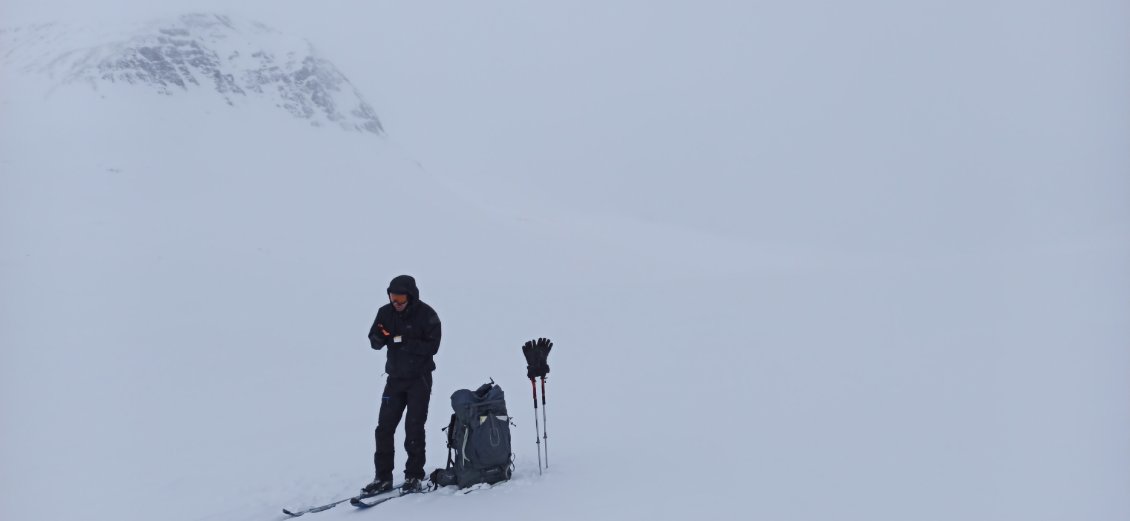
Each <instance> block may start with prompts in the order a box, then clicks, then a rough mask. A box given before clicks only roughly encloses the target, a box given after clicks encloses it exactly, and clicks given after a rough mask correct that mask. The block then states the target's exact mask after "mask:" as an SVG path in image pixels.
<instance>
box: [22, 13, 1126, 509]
mask: <svg viewBox="0 0 1130 521" xmlns="http://www.w3.org/2000/svg"><path fill="white" fill-rule="evenodd" d="M480 4H481V3H475V4H474V5H470V4H468V5H462V4H458V3H452V4H451V5H445V6H444V8H443V9H439V8H436V7H435V6H430V7H429V6H419V7H396V8H392V7H384V8H376V7H365V6H363V5H362V4H359V3H354V4H345V6H344V7H343V6H337V7H319V9H323V10H322V11H319V15H320V16H319V17H314V16H309V14H310V12H309V11H303V8H301V7H298V4H287V3H280V4H279V5H280V6H283V7H279V8H278V9H277V10H276V9H267V8H266V7H264V6H259V7H264V8H263V9H261V10H260V13H258V14H261V15H262V16H263V17H264V18H265V19H267V21H269V22H270V23H271V25H272V26H275V27H283V28H284V29H286V30H287V32H288V33H295V32H299V31H300V30H308V31H310V33H311V37H310V38H311V40H312V41H314V43H316V44H318V46H319V48H321V49H323V50H324V52H325V54H326V55H327V57H328V58H329V59H331V60H333V61H334V62H335V63H336V64H338V66H339V67H341V69H342V71H343V72H344V73H345V74H347V75H349V76H350V78H351V80H352V81H353V83H354V84H355V85H357V86H358V88H359V89H360V90H362V91H365V92H366V94H367V97H369V98H370V99H372V100H373V101H374V104H375V105H376V106H377V107H388V111H389V112H388V113H387V114H386V113H385V112H384V111H382V110H380V109H378V116H380V117H381V120H382V121H383V122H384V123H385V130H386V131H387V133H388V136H387V137H382V136H376V135H372V134H362V133H349V132H341V131H339V130H338V129H335V128H325V127H323V128H313V127H310V126H309V125H307V124H305V123H303V122H301V121H299V120H296V119H295V118H293V117H291V116H290V115H289V114H287V113H286V112H284V111H278V110H276V109H275V108H274V107H269V106H259V105H256V104H247V105H243V106H240V107H238V109H230V108H228V107H219V108H218V106H217V105H216V103H215V99H214V98H213V97H212V96H211V93H210V92H205V91H188V92H186V93H184V95H183V96H180V95H178V96H166V95H162V94H160V93H159V92H156V91H154V90H151V89H146V88H144V87H142V86H137V85H127V84H100V85H98V90H97V91H94V90H92V89H90V88H89V87H88V86H86V85H83V84H65V85H59V84H57V83H55V82H52V81H51V80H50V79H48V78H45V77H42V76H40V75H36V74H27V73H24V72H21V71H20V70H13V68H11V67H6V68H5V69H3V70H0V82H2V83H0V244H2V248H0V295H2V296H0V414H2V416H0V422H2V423H0V428H2V431H0V432H2V436H0V518H2V519H5V520H25V519H44V520H67V519H106V520H114V521H118V520H123V521H124V520H134V519H137V520H141V519H145V520H151V519H162V520H186V521H187V520H252V519H256V520H262V519H281V518H283V517H284V516H283V514H282V513H281V509H282V508H284V507H287V508H302V507H306V506H311V505H315V504H319V503H322V502H326V501H329V500H332V499H338V498H340V497H343V496H346V495H349V494H352V493H354V492H355V491H356V490H357V489H358V488H359V487H360V486H361V485H363V484H364V483H365V482H367V481H368V480H369V479H370V478H371V477H372V476H371V473H372V457H371V456H372V450H373V446H372V444H373V439H372V437H373V435H372V429H373V428H374V427H375V421H376V415H377V406H378V403H379V395H380V390H381V387H382V385H383V381H384V378H383V376H382V375H381V372H382V369H383V363H384V354H383V353H377V352H373V351H371V350H370V349H369V348H368V343H367V340H366V338H365V334H366V333H367V331H368V327H369V324H370V321H371V320H372V316H373V314H374V313H375V311H376V309H377V307H378V306H380V305H381V304H382V303H383V300H384V295H383V290H384V288H385V287H386V285H387V283H388V280H389V279H390V278H391V277H393V276H395V275H398V274H401V273H410V274H413V275H415V276H416V277H417V279H418V281H419V285H420V289H421V294H422V298H423V299H424V300H425V301H427V302H428V303H430V304H432V305H433V306H434V307H435V308H436V309H437V311H438V312H439V314H440V316H441V317H442V318H443V321H444V340H443V344H442V346H441V349H440V353H439V355H438V357H437V360H436V361H437V365H438V366H439V368H438V370H437V371H436V373H435V386H434V389H435V390H434V393H433V395H434V396H433V398H434V399H433V401H432V413H431V415H430V417H429V422H428V436H429V438H428V440H429V442H430V444H429V447H428V465H427V467H428V469H429V470H430V469H431V468H434V467H436V466H440V465H441V464H442V463H443V461H444V460H445V455H446V454H445V453H446V451H445V449H444V447H443V443H442V441H441V440H442V439H443V437H442V433H441V432H440V428H442V427H443V426H445V424H446V418H447V415H448V405H447V397H448V396H449V395H450V393H451V392H452V391H454V390H456V389H458V388H463V387H474V386H477V385H478V384H480V383H482V382H484V381H486V380H487V379H488V378H494V380H495V381H497V382H498V383H499V384H501V385H502V386H503V388H504V389H505V390H506V391H507V393H508V395H509V406H510V409H511V411H512V414H513V415H514V416H515V421H516V423H517V425H518V426H517V428H516V429H515V430H514V440H515V445H514V450H515V452H516V456H517V462H516V475H515V478H514V479H513V480H512V481H511V482H509V483H506V484H504V485H501V486H499V487H497V488H496V489H494V490H490V491H484V492H476V493H474V494H470V495H465V496H463V495H455V494H453V493H452V491H447V490H445V491H441V492H437V493H434V494H431V495H426V496H415V497H407V498H403V499H398V500H396V501H393V502H390V503H387V504H385V505H381V506H380V507H378V508H377V509H373V510H368V511H360V512H359V511H355V510H354V509H352V508H350V507H348V506H344V505H343V506H339V507H337V508H335V509H334V510H331V511H327V512H323V513H318V514H310V515H309V516H308V517H304V518H303V519H311V520H314V519H324V520H330V519H362V518H365V519H369V518H385V519H392V518H401V517H405V516H410V517H411V518H412V519H452V518H456V517H461V518H466V519H487V518H491V519H530V518H535V517H536V518H537V519H543V520H557V519H562V520H565V519H568V520H573V519H688V518H702V519H709V518H714V519H774V520H792V519H796V520H808V519H813V520H816V519H820V520H829V519H860V520H877V519H889V520H906V519H914V520H934V519H936V520H953V519H976V520H996V519H1008V520H1012V519H1025V520H1041V519H1046V520H1065V519H1072V520H1077V519H1088V520H1116V519H1130V496H1128V495H1127V491H1128V490H1130V406H1128V405H1130V403H1128V402H1130V394H1128V393H1127V381H1128V375H1130V319H1128V317H1130V269H1128V268H1127V266H1130V173H1128V172H1130V157H1128V156H1127V154H1126V143H1128V142H1130V99H1128V98H1127V96H1126V92H1130V90H1128V88H1130V60H1127V59H1126V58H1127V54H1128V51H1127V49H1126V48H1125V46H1124V45H1122V43H1124V41H1125V38H1124V36H1125V34H1127V32H1126V30H1127V28H1128V27H1127V26H1128V24H1130V16H1123V15H1125V14H1127V13H1126V11H1127V7H1126V6H1125V5H1122V4H1118V3H1104V2H1093V3H1087V2H1084V3H1081V4H1078V5H1080V6H1082V5H1084V4H1086V6H1087V7H1089V8H1090V9H1083V8H1079V9H1071V10H1068V9H1067V8H1062V9H1060V8H1057V7H1054V6H1030V5H1029V4H1027V3H1022V4H1017V5H1007V4H1001V5H997V6H995V7H992V8H985V9H987V11H985V10H982V7H981V5H980V4H977V6H976V9H973V8H972V7H971V6H964V7H965V9H966V10H967V11H969V10H971V9H972V10H973V11H975V12H977V13H979V14H983V15H984V16H979V17H967V16H965V15H964V14H962V12H961V11H960V10H958V11H950V8H949V7H945V8H943V7H944V6H940V5H939V6H933V8H931V7H929V6H925V5H924V6H921V7H919V8H912V7H908V6H898V5H885V4H884V5H879V4H878V3H869V4H864V5H862V6H855V7H853V9H862V11H861V12H852V13H847V12H843V11H842V10H843V9H846V8H843V7H836V6H835V5H823V6H807V7H803V8H802V7H773V6H756V7H755V6H743V5H738V4H727V3H724V2H708V3H704V4H702V5H701V6H700V5H699V4H697V3H696V4H695V6H694V7H691V6H690V5H687V6H685V7H675V6H670V5H654V6H653V4H652V3H650V2H649V3H644V2H624V3H611V4H609V3H604V2H591V3H584V2H582V3H576V4H575V5H574V4H570V7H564V6H555V7H545V6H537V7H535V6H532V5H531V6H515V5H510V4H505V5H504V4H502V3H491V2H488V3H486V4H481V5H480ZM9 5H12V6H18V5H19V4H18V3H12V4H9ZM28 5H29V6H30V5H32V4H28ZM264 5H266V4H264ZM270 5H272V6H273V5H274V4H270ZM949 5H950V4H946V6H949ZM248 6H249V7H247V9H248V10H251V11H254V10H255V4H254V3H251V4H248ZM8 9H12V10H13V11H15V10H16V8H15V7H8ZM44 9H46V8H44ZM366 9H368V11H365V10H366ZM919 9H920V10H919ZM358 10H360V11H362V12H364V13H367V14H369V15H371V16H360V15H359V14H358V12H357V11H358ZM869 10H870V11H869ZM25 12H32V9H31V8H30V7H27V8H26V9H25ZM877 13H881V14H883V15H884V17H875V16H871V15H874V14H877ZM378 15H379V16H378ZM326 20H332V21H334V22H333V23H330V22H327V21H326ZM280 21H289V22H291V23H292V24H293V28H294V29H291V28H290V27H286V26H281V25H280V24H279V22H280ZM319 24H323V25H319ZM326 25H328V26H329V27H331V29H327V28H326V27H325V26H326ZM363 27H368V28H369V31H368V32H365V31H363V30H362V28H363ZM575 35H583V38H575V37H571V36H575ZM956 35H962V36H964V38H958V37H957V36H956ZM315 36H316V37H317V38H315ZM817 36H819V38H817ZM359 41H360V42H368V43H369V45H359V43H358V42H359ZM323 42H325V43H324V44H323ZM373 42H383V43H384V44H387V45H376V44H373ZM265 44H266V43H265ZM358 49H361V50H358ZM41 50H42V52H43V53H45V54H46V55H50V54H52V51H54V50H58V49H55V48H51V47H47V48H42V49H41ZM5 51H6V50H5V49H0V54H3V53H4V52H5ZM472 71H473V72H474V73H473V74H472V73H471V72H472ZM378 86H379V87H378ZM48 92H49V93H50V94H49V95H47V94H46V93H48ZM539 336H547V337H550V338H552V339H553V340H554V342H555V344H556V346H555V348H554V351H553V354H552V355H551V357H550V365H551V367H552V368H553V371H552V373H551V377H550V380H549V384H548V393H549V410H548V416H549V418H548V420H549V426H548V428H549V460H550V467H549V468H548V470H547V472H546V473H545V474H539V473H538V470H537V456H536V454H535V444H534V440H533V438H534V430H533V423H534V422H533V418H532V417H531V416H532V413H533V409H532V404H530V403H529V402H530V395H529V391H528V390H527V386H528V384H527V382H526V380H525V379H524V375H525V373H524V367H523V366H524V363H523V360H522V358H521V355H520V349H519V347H520V345H521V344H522V342H524V341H525V340H527V339H530V338H534V337H539ZM397 439H398V440H401V439H402V438H401V437H400V435H398V437H397ZM402 465H403V453H402V452H401V453H399V454H398V469H399V468H402Z"/></svg>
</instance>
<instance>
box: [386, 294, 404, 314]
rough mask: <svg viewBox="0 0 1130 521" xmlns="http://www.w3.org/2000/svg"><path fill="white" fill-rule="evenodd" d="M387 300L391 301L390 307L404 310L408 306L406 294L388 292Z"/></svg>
mask: <svg viewBox="0 0 1130 521" xmlns="http://www.w3.org/2000/svg"><path fill="white" fill-rule="evenodd" d="M388 301H389V302H392V307H393V308H395V309H396V310H397V311H404V308H406V307H408V295H401V294H400V293H389V294H388Z"/></svg>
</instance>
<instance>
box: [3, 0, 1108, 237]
mask: <svg viewBox="0 0 1130 521" xmlns="http://www.w3.org/2000/svg"><path fill="white" fill-rule="evenodd" d="M149 4H150V3H149V2H143V1H133V0H128V1H127V0H119V1H114V2H98V3H97V5H93V4H92V3H89V2H74V1H72V2H58V1H56V2H39V1H28V0H15V1H12V0H9V1H6V2H4V4H3V6H2V7H0V19H4V20H10V21H11V23H19V22H21V21H25V20H32V19H38V20H44V19H57V18H74V19H87V20H90V19H105V20H114V19H122V18H125V19H134V18H146V17H149V16H153V15H162V14H172V13H179V12H184V11H190V10H209V11H212V10H219V11H221V12H227V13H232V14H236V15H243V16H246V17H249V18H253V19H258V20H262V21H264V22H265V23H267V24H269V25H272V26H274V27H276V28H277V29H279V30H282V31H284V32H287V33H291V34H296V35H300V36H304V37H307V38H308V39H309V40H310V41H311V42H312V43H313V44H314V45H315V46H316V47H317V48H318V49H320V50H321V51H322V52H323V53H325V54H326V55H327V56H328V57H329V58H330V59H332V60H333V61H334V62H335V63H337V64H338V66H339V68H340V69H342V71H343V72H344V73H345V74H346V75H347V76H348V77H349V78H350V79H351V80H352V81H353V82H354V83H355V84H356V85H357V86H358V87H359V88H360V89H361V91H362V92H363V93H364V94H365V95H366V96H367V97H368V99H369V101H370V102H371V103H372V104H373V105H374V106H375V107H376V109H377V111H378V113H379V115H380V117H381V118H382V120H383V122H384V123H385V127H386V128H387V129H388V131H389V133H390V137H391V139H392V140H393V141H394V142H396V143H397V144H398V145H399V146H402V147H404V148H405V149H406V150H407V151H408V152H409V153H410V154H412V155H414V156H415V157H417V158H419V159H420V160H421V161H422V162H423V163H424V165H425V167H426V168H428V169H429V171H431V172H432V173H433V174H435V175H440V176H445V177H450V178H452V179H455V180H456V182H459V180H462V182H466V183H468V185H469V188H468V189H469V190H476V189H477V190H481V191H482V193H481V196H482V197H496V198H498V199H499V202H500V203H502V204H505V201H506V198H508V197H518V196H521V197H533V198H537V197H545V198H546V199H547V201H548V200H552V201H551V202H553V203H554V204H565V205H569V206H572V207H577V208H582V209H588V210H592V211H597V212H627V213H630V214H632V215H634V216H637V217H640V218H646V219H652V220H657V221H664V222H669V223H682V224H690V225H694V226H698V227H702V228H708V229H712V230H715V231H719V232H724V233H727V234H730V235H732V236H735V237H739V238H742V239H743V240H769V241H775V242H783V241H784V242H787V241H790V240H795V239H796V237H797V235H798V231H799V232H800V234H801V235H806V237H804V240H806V241H810V242H811V241H815V242H821V243H825V244H834V245H836V246H837V247H843V248H862V249H891V246H892V245H898V246H897V247H898V248H906V249H910V250H919V249H923V248H925V249H935V248H940V249H942V250H946V249H951V248H958V249H960V248H962V247H965V246H971V247H978V248H979V247H985V246H986V245H993V244H996V245H999V244H1005V243H1008V242H1010V241H1013V240H1020V241H1022V242H1028V241H1032V240H1037V241H1044V240H1048V239H1049V238H1053V239H1054V238H1058V239H1066V238H1070V237H1075V236H1078V235H1079V234H1081V233H1085V232H1086V231H1087V230H1093V229H1103V228H1109V227H1111V226H1118V225H1119V223H1120V222H1123V221H1125V220H1126V219H1127V218H1128V215H1127V213H1128V212H1127V207H1128V206H1130V204H1128V198H1130V195H1128V194H1130V180H1128V179H1127V178H1128V177H1130V176H1127V175H1126V171H1127V168H1128V164H1130V158H1128V157H1127V153H1126V152H1125V150H1126V149H1125V144H1126V143H1127V142H1130V96H1127V95H1126V93H1127V92H1130V45H1127V35H1128V34H1130V4H1128V3H1126V2H1123V1H1118V0H1111V1H1101V0H1096V1H1087V2H1028V1H997V2H982V1H969V2H941V1H937V2H935V1H930V2H898V1H876V0H867V1H863V2H850V3H845V2H826V1H818V2H746V1H721V2H720V1H715V2H654V1H643V0H623V1H615V2H605V1H600V2H558V3H550V4H546V3H541V2H537V3H532V2H518V1H509V2H388V1H382V2H364V1H350V2H345V1H336V2H317V3H314V2H299V1H270V2H267V1H253V2H240V3H239V6H238V7H237V8H234V9H233V8H230V7H228V6H227V5H226V4H227V2H218V1H178V2H164V3H162V5H161V6H160V7H153V6H150V5H149ZM5 25H7V24H5ZM891 193H898V194H900V196H899V197H889V194H891ZM673 194H679V195H678V197H675V196H673ZM1081 202H1086V204H1085V205H1082V206H1085V207H1087V208H1089V210H1088V212H1087V213H1080V212H1079V211H1078V210H1075V211H1073V212H1072V213H1071V214H1070V215H1064V216H1063V217H1062V219H1058V220H1057V219H1055V218H1051V219H1046V218H1042V219H1041V221H1042V222H1044V223H1045V224H1043V225H1041V226H1040V229H1027V228H1026V224H1025V223H1027V222H1030V221H1032V220H1033V217H1034V216H1037V215H1039V216H1043V217H1046V214H1047V212H1049V211H1052V212H1054V211H1055V209H1056V208H1069V207H1070V208H1079V207H1080V206H1081V205H1080V204H1079V203H1081ZM782 219H783V220H786V221H788V222H789V223H790V225H791V226H790V228H789V229H790V232H789V237H783V236H779V235H777V234H776V232H775V230H776V229H779V228H780V227H779V226H777V224H776V221H780V220H782ZM877 223H884V231H883V233H878V234H877V233H875V232H874V230H875V227H876V224H877ZM1046 223H1051V224H1052V225H1051V226H1050V227H1049V226H1048V225H1047V224H1046ZM922 237H928V239H927V240H921V238H922Z"/></svg>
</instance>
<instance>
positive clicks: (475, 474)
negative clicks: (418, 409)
mask: <svg viewBox="0 0 1130 521" xmlns="http://www.w3.org/2000/svg"><path fill="white" fill-rule="evenodd" d="M451 408H452V409H453V410H454V411H455V412H454V413H452V415H451V423H449V424H448V426H447V427H446V428H445V429H444V430H445V431H447V468H444V469H436V470H435V471H434V472H432V475H431V480H432V484H433V485H435V486H447V485H458V486H459V488H466V487H469V486H471V485H474V484H477V483H489V484H494V483H498V482H499V481H505V480H508V479H510V476H511V474H512V473H513V471H514V455H513V454H512V453H511V452H510V416H509V415H507V414H506V396H505V394H504V393H503V392H502V388H501V387H499V386H497V385H495V383H494V380H491V382H490V383H488V384H483V385H482V386H480V387H479V388H478V389H476V390H475V391H469V390H467V389H460V390H458V391H455V392H454V393H452V395H451Z"/></svg>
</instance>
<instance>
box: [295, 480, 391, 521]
mask: <svg viewBox="0 0 1130 521" xmlns="http://www.w3.org/2000/svg"><path fill="white" fill-rule="evenodd" d="M397 490H400V485H397V486H395V487H393V489H392V490H389V491H385V492H381V493H378V494H361V495H357V496H353V497H347V498H344V499H339V500H337V501H334V502H332V503H326V504H325V505H321V506H316V507H310V508H307V509H305V510H299V511H297V512H292V511H290V510H288V509H285V508H284V509H283V513H284V514H286V515H288V516H290V517H298V516H301V515H304V514H313V513H315V512H322V511H324V510H329V509H331V508H333V507H336V506H338V505H340V504H342V503H345V502H346V501H348V502H349V503H350V504H351V505H356V503H354V502H355V501H356V502H361V501H362V500H364V499H370V498H374V497H377V496H381V495H385V494H389V493H390V492H393V491H397ZM394 497H399V496H395V495H394V496H392V497H389V498H382V499H392V498H394ZM375 504H377V503H374V505H375Z"/></svg>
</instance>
